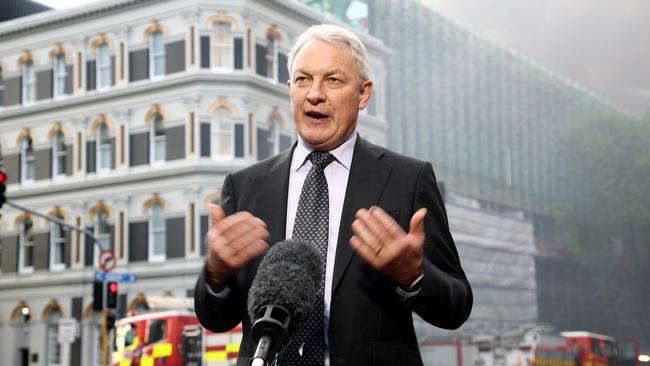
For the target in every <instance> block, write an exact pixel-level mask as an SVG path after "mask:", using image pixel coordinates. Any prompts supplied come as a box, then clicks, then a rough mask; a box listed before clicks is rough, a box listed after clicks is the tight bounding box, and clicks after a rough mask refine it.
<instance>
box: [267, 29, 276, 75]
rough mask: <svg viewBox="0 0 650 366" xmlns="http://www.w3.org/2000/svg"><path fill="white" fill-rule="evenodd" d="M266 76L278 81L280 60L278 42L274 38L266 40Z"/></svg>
mask: <svg viewBox="0 0 650 366" xmlns="http://www.w3.org/2000/svg"><path fill="white" fill-rule="evenodd" d="M266 41H267V42H266V76H267V77H268V78H269V79H273V80H277V79H278V74H277V72H276V65H277V59H278V49H277V42H276V40H275V38H274V37H271V36H268V37H267V38H266Z"/></svg>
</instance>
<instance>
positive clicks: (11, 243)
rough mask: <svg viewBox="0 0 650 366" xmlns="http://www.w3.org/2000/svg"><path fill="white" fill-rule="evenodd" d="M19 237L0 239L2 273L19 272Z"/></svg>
mask: <svg viewBox="0 0 650 366" xmlns="http://www.w3.org/2000/svg"><path fill="white" fill-rule="evenodd" d="M18 240H19V237H18V236H4V237H1V238H0V245H2V262H1V263H0V266H1V267H2V273H3V274H6V273H15V272H18Z"/></svg>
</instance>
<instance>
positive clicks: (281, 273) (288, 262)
mask: <svg viewBox="0 0 650 366" xmlns="http://www.w3.org/2000/svg"><path fill="white" fill-rule="evenodd" d="M322 277H323V259H322V258H321V255H320V253H319V252H318V249H317V248H316V247H315V246H314V245H312V244H310V243H308V242H306V241H304V240H300V239H287V240H284V241H281V242H279V243H277V244H275V245H273V246H272V247H271V248H270V249H269V251H268V252H267V253H266V255H265V256H264V259H262V262H261V263H260V266H259V268H258V270H257V275H256V276H255V279H254V280H253V284H252V285H251V288H250V290H249V292H248V315H249V316H250V318H251V321H252V322H253V325H252V334H253V339H255V341H256V342H258V343H257V349H256V350H255V355H254V356H253V359H252V360H251V363H250V364H251V365H253V366H258V365H260V366H263V365H266V363H267V362H268V360H270V359H273V356H274V354H275V350H276V349H278V348H279V345H281V344H282V343H283V342H284V341H285V339H286V338H287V336H288V335H289V334H292V333H293V332H294V331H295V330H296V329H298V327H299V326H300V325H301V324H302V323H303V322H304V321H305V320H307V318H308V317H309V314H310V313H311V311H312V308H313V305H314V301H315V300H316V299H315V297H316V296H315V295H316V292H317V291H318V286H319V285H320V281H321V279H322Z"/></svg>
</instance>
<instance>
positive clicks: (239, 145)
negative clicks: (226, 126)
mask: <svg viewBox="0 0 650 366" xmlns="http://www.w3.org/2000/svg"><path fill="white" fill-rule="evenodd" d="M244 146H245V141H244V125H243V124H241V123H237V124H235V157H237V158H243V157H244Z"/></svg>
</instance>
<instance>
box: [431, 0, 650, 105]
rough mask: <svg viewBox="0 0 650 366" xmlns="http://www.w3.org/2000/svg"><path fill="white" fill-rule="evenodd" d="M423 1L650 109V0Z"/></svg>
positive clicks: (617, 98) (559, 70) (600, 90)
mask: <svg viewBox="0 0 650 366" xmlns="http://www.w3.org/2000/svg"><path fill="white" fill-rule="evenodd" d="M425 2H428V3H429V5H430V6H431V8H433V9H434V10H436V11H437V12H439V13H441V14H442V15H444V16H446V17H447V18H450V19H452V20H454V21H455V22H457V23H458V24H460V25H462V26H464V27H465V28H468V29H469V30H471V31H473V32H474V33H477V34H479V35H480V36H482V37H483V38H486V39H489V40H491V41H494V42H495V43H497V44H499V45H501V46H502V47H504V48H507V49H511V50H514V51H516V52H517V53H520V54H523V55H525V56H526V57H527V58H529V59H531V60H532V61H533V62H534V63H536V64H540V65H543V66H544V67H545V68H547V69H550V70H552V71H553V72H554V73H556V74H558V75H560V76H561V77H566V78H568V79H570V80H572V81H574V82H575V83H577V84H579V85H581V86H582V87H584V88H585V89H588V90H590V91H592V92H594V93H595V94H596V95H598V96H600V97H602V98H604V99H606V100H608V101H610V102H612V103H614V104H615V105H617V106H620V107H622V108H623V109H625V110H628V111H630V112H632V113H633V114H635V115H638V116H643V115H646V114H648V113H650V1H648V0H532V1H529V0H498V1H495V0H428V1H425Z"/></svg>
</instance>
